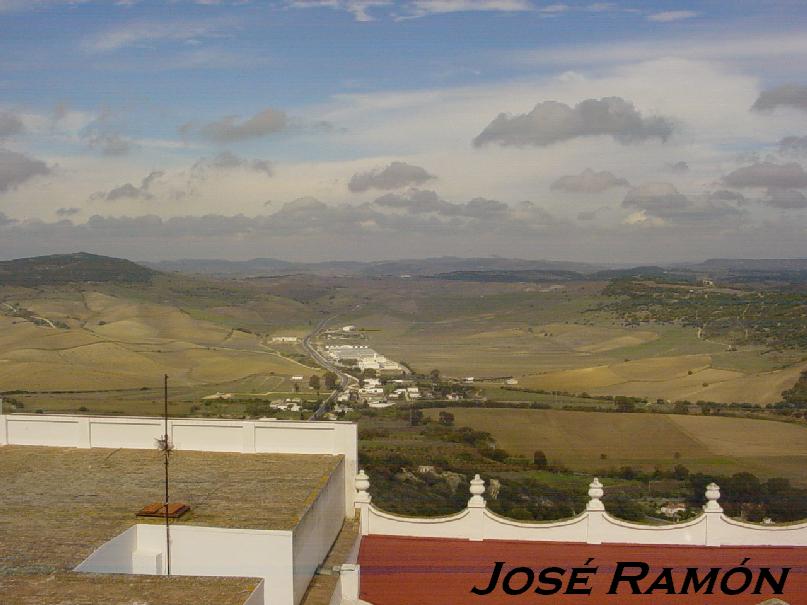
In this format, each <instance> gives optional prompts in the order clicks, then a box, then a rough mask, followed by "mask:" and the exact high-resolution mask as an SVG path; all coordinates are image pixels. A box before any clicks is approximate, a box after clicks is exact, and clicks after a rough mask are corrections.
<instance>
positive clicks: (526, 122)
mask: <svg viewBox="0 0 807 605" xmlns="http://www.w3.org/2000/svg"><path fill="white" fill-rule="evenodd" d="M672 133H673V122H672V120H670V119H669V118H665V117H661V116H649V117H643V116H642V114H641V113H640V112H639V111H638V110H637V109H636V107H635V106H634V104H633V103H632V102H630V101H626V100H625V99H623V98H621V97H605V98H602V99H586V100H584V101H581V102H580V103H578V104H577V105H575V106H574V107H571V106H569V105H566V104H565V103H559V102H558V101H544V102H542V103H538V104H537V105H536V106H535V108H533V110H532V111H530V112H529V113H526V114H520V115H515V116H512V115H508V114H504V113H501V114H499V115H498V116H497V117H496V118H495V119H494V120H493V121H492V122H491V123H490V124H488V126H487V127H486V128H485V129H484V130H483V131H482V132H481V133H480V134H479V135H478V136H477V137H476V138H475V139H474V140H473V144H474V145H475V146H476V147H481V146H482V145H486V144H488V143H498V144H499V145H504V146H515V147H525V146H528V145H533V146H546V145H551V144H553V143H558V142H560V141H566V140H569V139H574V138H577V137H589V136H611V137H613V138H614V139H616V140H617V141H619V142H620V143H623V144H627V143H637V142H640V141H645V140H648V139H653V138H657V139H660V140H661V141H666V140H667V139H668V138H669V137H670V135H672Z"/></svg>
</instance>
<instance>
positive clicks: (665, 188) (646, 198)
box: [622, 183, 744, 226]
mask: <svg viewBox="0 0 807 605" xmlns="http://www.w3.org/2000/svg"><path fill="white" fill-rule="evenodd" d="M733 202H734V200H726V199H724V198H723V197H722V196H720V195H718V196H713V195H711V194H705V195H702V196H692V197H690V196H686V195H684V194H682V193H680V192H679V191H678V190H677V189H676V188H675V186H673V185H672V184H670V183H646V184H643V185H640V186H639V187H634V188H633V189H631V190H630V191H628V193H627V194H626V195H625V199H624V200H623V201H622V207H623V208H627V209H631V210H634V212H633V214H631V215H630V216H629V217H628V218H627V219H626V222H627V223H629V224H649V225H657V226H662V225H676V224H678V225H704V224H707V223H717V224H723V223H724V222H725V221H729V220H737V219H739V218H740V217H742V216H743V214H744V212H743V210H742V209H741V208H739V207H738V206H739V204H737V203H733Z"/></svg>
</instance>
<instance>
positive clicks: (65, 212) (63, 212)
mask: <svg viewBox="0 0 807 605" xmlns="http://www.w3.org/2000/svg"><path fill="white" fill-rule="evenodd" d="M80 212H81V208H75V207H71V208H59V209H58V210H57V211H56V215H57V216H61V217H63V218H65V217H68V216H75V215H76V214H79V213H80Z"/></svg>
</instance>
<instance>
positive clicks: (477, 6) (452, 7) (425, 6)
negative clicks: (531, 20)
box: [411, 0, 557, 15]
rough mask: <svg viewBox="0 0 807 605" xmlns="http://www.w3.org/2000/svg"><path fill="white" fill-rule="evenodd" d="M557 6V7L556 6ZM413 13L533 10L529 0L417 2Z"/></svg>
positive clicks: (425, 0) (432, 0)
mask: <svg viewBox="0 0 807 605" xmlns="http://www.w3.org/2000/svg"><path fill="white" fill-rule="evenodd" d="M556 6H557V5H556ZM411 7H412V9H413V12H414V13H415V14H420V15H430V14H444V13H460V12H472V11H482V12H505V13H512V12H524V11H530V10H533V6H532V4H531V3H530V2H528V1H527V0H415V1H414V2H413V3H412V5H411Z"/></svg>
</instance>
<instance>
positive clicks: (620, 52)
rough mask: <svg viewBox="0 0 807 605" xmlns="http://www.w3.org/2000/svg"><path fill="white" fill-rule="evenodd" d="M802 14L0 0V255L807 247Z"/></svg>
mask: <svg viewBox="0 0 807 605" xmlns="http://www.w3.org/2000/svg"><path fill="white" fill-rule="evenodd" d="M805 21H807V6H805V5H804V3H803V2H797V1H785V0H780V1H773V0H771V1H764V0H763V1H756V2H751V1H747V0H736V1H732V2H726V1H705V2H632V3H631V2H583V3H578V2H565V3H564V2H535V1H531V0H414V1H412V2H385V1H384V0H378V1H374V0H371V1H361V0H322V1H320V0H289V1H288V2H258V1H257V0H252V1H249V0H232V1H228V0H220V1H216V0H197V1H193V0H143V1H136V0H122V1H119V2H113V1H103V2H102V1H93V0H83V1H82V0H75V1H64V0H0V30H1V31H2V32H3V35H2V37H0V230H2V234H3V236H4V237H3V238H0V256H4V257H13V256H20V255H23V254H35V253H44V252H58V251H66V250H67V249H70V250H74V249H80V248H83V249H89V250H92V251H98V252H104V253H110V254H125V255H128V256H132V257H136V258H164V257H165V258H167V257H175V256H210V255H219V256H226V257H230V258H243V257H249V256H279V257H283V258H299V259H311V260H313V259H321V258H329V257H335V258H390V257H395V256H412V255H414V256H421V255H427V254H462V255H469V254H482V255H484V254H502V255H517V256H524V257H531V258H541V257H544V258H548V257H551V258H569V259H576V260H586V259H589V258H602V257H605V258H607V259H610V260H614V261H627V262H630V261H631V260H632V259H634V258H637V259H638V258H641V259H643V260H646V258H647V257H648V255H649V256H652V257H653V258H652V260H658V261H660V260H665V259H668V260H671V261H673V260H681V259H685V258H702V257H705V256H804V255H807V247H806V246H805V244H804V243H803V242H804V241H805V239H807V238H805V237H804V236H805V235H807V232H805V226H806V225H807V218H805V216H804V215H805V211H806V210H805V209H806V208H807V198H806V197H805V192H807V180H805V179H807V176H805V177H804V178H802V176H801V173H800V172H799V171H800V170H801V171H803V164H804V161H805V156H807V138H805V137H807V77H805V75H804V72H803V69H802V68H801V66H802V65H803V64H804V60H805V58H807V40H802V38H805V36H803V31H804V29H805ZM766 94H767V95H768V96H767V97H765V99H767V101H764V102H763V101H762V99H763V95H766ZM499 114H504V116H503V117H501V118H497V116H499ZM802 138H803V139H804V140H802ZM785 140H790V143H784V141H785ZM743 170H745V172H740V173H739V176H737V174H735V173H737V171H743ZM592 175H593V176H592ZM749 175H750V176H749ZM359 177H361V178H359ZM566 177H568V178H566ZM572 177H574V178H572ZM354 178H358V180H356V181H354V180H353V179H354ZM564 179H565V180H564ZM351 182H354V183H355V182H362V183H367V184H368V185H367V186H366V187H364V188H362V187H355V186H353V187H352V186H351ZM474 200H476V201H474ZM202 217H207V218H206V219H204V220H202ZM239 217H240V218H239ZM569 241H579V242H581V245H580V246H576V247H574V248H570V247H569V246H568V242H569ZM413 243H414V245H413ZM57 248H65V250H61V249H57Z"/></svg>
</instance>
